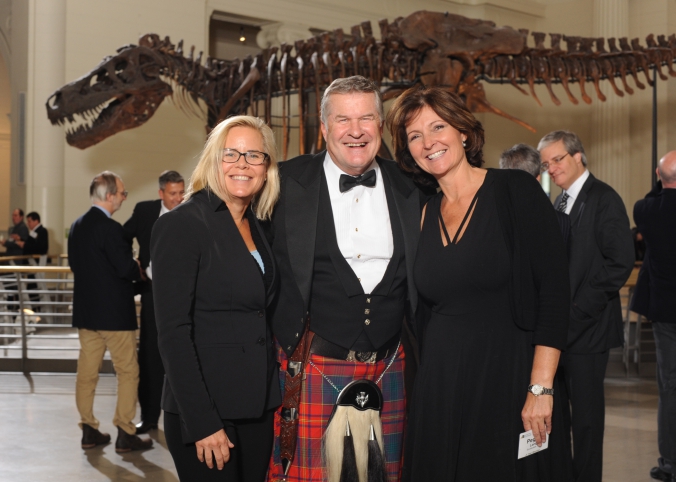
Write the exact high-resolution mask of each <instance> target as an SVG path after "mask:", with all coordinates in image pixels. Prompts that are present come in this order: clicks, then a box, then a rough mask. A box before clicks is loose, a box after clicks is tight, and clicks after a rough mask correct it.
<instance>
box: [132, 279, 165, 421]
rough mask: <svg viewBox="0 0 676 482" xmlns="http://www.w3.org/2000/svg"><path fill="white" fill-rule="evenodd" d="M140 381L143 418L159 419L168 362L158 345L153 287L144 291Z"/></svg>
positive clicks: (139, 356) (142, 296) (139, 396)
mask: <svg viewBox="0 0 676 482" xmlns="http://www.w3.org/2000/svg"><path fill="white" fill-rule="evenodd" d="M138 365H139V383H138V401H139V404H140V405H141V420H143V421H144V422H148V423H157V421H158V420H159V418H160V412H161V408H160V405H161V402H162V384H163V383H164V365H163V364H162V357H161V356H160V349H159V347H158V346H157V324H156V323H155V308H154V307H153V291H152V289H150V288H149V289H148V290H146V291H143V293H142V294H141V335H140V340H139V347H138Z"/></svg>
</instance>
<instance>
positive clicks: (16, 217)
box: [0, 208, 28, 256]
mask: <svg viewBox="0 0 676 482" xmlns="http://www.w3.org/2000/svg"><path fill="white" fill-rule="evenodd" d="M7 235H8V238H7V239H3V240H2V241H0V244H2V245H3V246H4V247H5V249H6V252H5V256H21V255H22V254H23V249H22V248H21V246H19V245H18V244H17V241H25V240H26V238H27V237H28V228H27V227H26V223H24V221H23V210H22V209H19V208H16V209H15V210H14V211H12V227H10V228H9V229H8V230H7Z"/></svg>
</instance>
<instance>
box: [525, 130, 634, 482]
mask: <svg viewBox="0 0 676 482" xmlns="http://www.w3.org/2000/svg"><path fill="white" fill-rule="evenodd" d="M538 150H539V151H540V155H541V157H542V161H543V166H544V167H545V168H546V169H547V170H548V171H549V175H550V176H551V178H552V180H553V181H554V183H556V185H557V186H559V187H560V188H562V189H563V193H562V194H561V195H560V196H558V197H557V199H556V201H555V202H554V206H555V208H556V210H557V211H560V212H563V213H565V214H567V215H569V216H570V229H571V231H570V242H569V267H570V287H571V294H572V303H571V313H570V327H569V332H568V346H567V348H566V351H564V352H563V353H562V354H561V359H560V362H559V369H558V371H557V378H558V379H559V381H560V386H562V388H564V393H560V394H557V396H559V397H560V398H561V402H562V403H563V405H564V406H568V402H570V407H571V411H572V417H570V415H571V414H570V413H569V412H568V411H566V413H565V415H566V420H565V422H566V424H567V426H568V427H570V426H571V425H572V432H573V453H574V457H573V470H574V475H575V480H576V481H577V482H601V477H602V471H603V432H604V423H605V396H604V392H603V379H604V377H605V373H606V366H607V364H608V354H609V350H610V349H611V348H614V347H617V346H621V345H622V343H623V342H624V340H623V331H622V309H621V306H620V294H619V290H620V288H622V286H623V285H624V283H625V282H626V281H627V278H628V277H629V274H630V273H631V270H632V268H633V266H634V245H633V241H632V236H631V231H630V230H629V218H628V217H627V212H626V209H625V207H624V203H623V202H622V199H621V198H620V196H619V195H618V194H617V193H616V192H615V190H614V189H613V188H611V187H610V186H608V185H607V184H605V183H603V182H601V181H599V180H598V179H596V178H595V177H594V176H593V175H592V174H591V173H590V172H589V171H588V170H587V158H586V155H585V152H584V147H583V146H582V142H581V141H580V139H579V138H578V136H577V135H576V134H574V133H573V132H569V131H554V132H550V133H549V134H547V135H546V136H545V137H543V138H542V140H541V141H540V143H539V145H538ZM566 434H567V435H568V434H570V430H567V431H566Z"/></svg>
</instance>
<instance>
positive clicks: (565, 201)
mask: <svg viewBox="0 0 676 482" xmlns="http://www.w3.org/2000/svg"><path fill="white" fill-rule="evenodd" d="M569 197H570V196H569V195H568V193H567V192H564V193H563V197H562V198H561V202H560V203H559V207H558V208H556V210H557V211H559V212H561V213H565V212H566V208H567V207H568V198H569Z"/></svg>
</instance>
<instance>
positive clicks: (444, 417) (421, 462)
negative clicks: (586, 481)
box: [403, 170, 565, 482]
mask: <svg viewBox="0 0 676 482" xmlns="http://www.w3.org/2000/svg"><path fill="white" fill-rule="evenodd" d="M492 184H493V183H492V172H491V170H489V171H488V173H487V175H486V179H485V181H484V183H483V185H482V186H481V187H480V189H479V190H478V192H477V194H476V197H475V200H474V201H473V202H476V205H475V210H474V213H473V214H472V216H471V217H470V218H469V220H468V221H467V228H466V230H465V233H464V234H463V236H462V237H461V238H460V239H459V240H453V238H452V236H454V235H455V234H456V233H450V235H451V236H448V234H449V233H443V234H442V231H441V229H440V223H439V218H440V206H441V200H442V198H443V194H442V193H439V194H437V196H436V197H434V198H433V199H431V200H430V201H429V203H428V204H427V208H426V212H425V220H424V224H423V228H422V232H421V236H420V243H419V246H418V252H417V256H416V260H415V267H414V276H415V281H416V285H417V287H418V290H419V292H420V296H421V298H422V299H423V301H424V302H425V303H427V304H428V305H429V307H430V308H431V311H432V315H431V319H430V320H429V322H428V324H427V327H426V330H425V333H424V339H423V346H422V353H421V363H420V367H419V370H418V373H417V375H416V381H415V387H414V390H413V395H412V406H411V411H410V415H409V422H408V428H407V440H406V446H405V447H406V448H405V456H404V475H403V480H405V481H409V482H421V481H444V482H449V481H458V482H465V481H478V480H501V481H533V482H536V481H537V482H546V481H550V480H565V479H564V472H565V470H558V468H557V467H554V466H553V465H552V463H551V461H552V460H551V459H552V457H554V459H555V461H556V459H558V458H559V457H560V460H561V464H564V460H565V459H564V457H565V455H560V456H559V455H552V439H551V438H550V448H549V449H547V450H544V451H542V452H540V453H538V454H535V455H531V456H529V457H526V458H524V459H521V460H518V461H517V452H518V436H519V434H520V433H522V432H524V429H523V423H522V421H521V410H522V408H523V405H524V403H525V400H526V394H527V392H526V389H527V387H528V385H529V383H530V371H531V367H532V361H533V351H534V348H533V347H532V346H531V343H530V340H531V337H532V333H530V332H526V331H524V330H522V329H520V328H519V327H518V326H517V325H516V324H515V323H514V321H513V319H512V315H511V311H510V300H509V280H510V254H509V252H508V249H507V245H506V243H505V240H504V235H503V232H502V230H501V227H500V222H499V219H498V211H497V208H496V204H495V203H496V199H495V192H494V189H493V186H492ZM471 209H472V205H470V209H469V210H470V211H471ZM459 231H460V230H459ZM442 236H444V237H446V239H447V240H448V241H450V242H449V243H448V245H447V246H444V245H443V242H442ZM557 418H559V417H554V419H555V421H556V419H557ZM559 422H560V420H559ZM557 425H558V424H557ZM557 431H558V434H557V433H556V432H557ZM562 435H563V433H562V431H561V430H560V429H558V430H557V426H556V425H555V426H554V427H553V431H552V437H554V436H557V437H559V436H562ZM554 447H558V448H562V443H561V442H559V443H558V444H554ZM554 465H558V463H555V464H554Z"/></svg>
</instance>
